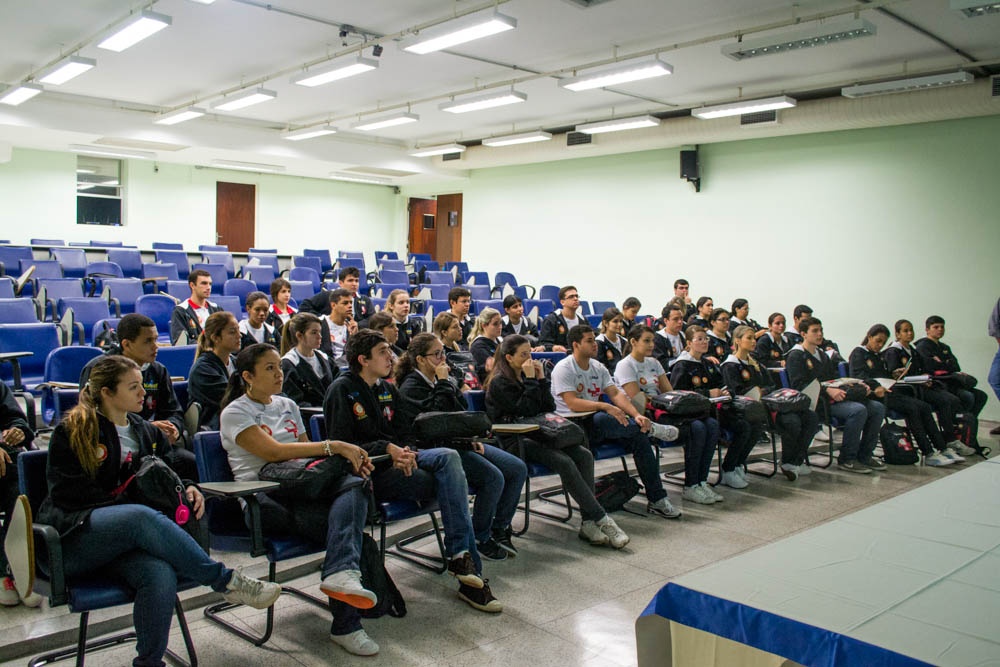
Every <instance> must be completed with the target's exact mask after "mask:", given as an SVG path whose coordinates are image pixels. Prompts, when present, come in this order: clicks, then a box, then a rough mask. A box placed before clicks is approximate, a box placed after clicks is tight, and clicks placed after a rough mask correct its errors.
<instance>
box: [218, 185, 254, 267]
mask: <svg viewBox="0 0 1000 667" xmlns="http://www.w3.org/2000/svg"><path fill="white" fill-rule="evenodd" d="M256 222H257V186H256V185H252V184H251V185H247V184H245V183H224V182H222V181H218V182H216V184H215V239H216V241H215V242H216V243H219V244H222V245H227V246H229V251H230V252H246V251H247V250H249V249H250V248H251V247H253V244H254V227H255V226H256Z"/></svg>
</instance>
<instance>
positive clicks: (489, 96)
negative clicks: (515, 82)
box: [438, 90, 528, 113]
mask: <svg viewBox="0 0 1000 667" xmlns="http://www.w3.org/2000/svg"><path fill="white" fill-rule="evenodd" d="M527 99H528V96H527V95H525V94H524V93H519V92H517V91H516V90H505V91H494V92H492V93H486V94H485V95H476V96H474V97H466V98H464V99H461V100H452V101H451V102H442V103H441V104H439V105H438V109H440V110H441V111H447V112H448V113H467V112H469V111H482V110H483V109H492V108H493V107H502V106H506V105H508V104H519V103H521V102H524V101H526V100H527Z"/></svg>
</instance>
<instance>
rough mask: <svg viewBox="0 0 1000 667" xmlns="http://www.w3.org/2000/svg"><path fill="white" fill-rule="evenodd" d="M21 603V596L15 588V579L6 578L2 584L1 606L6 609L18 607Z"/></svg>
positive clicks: (0, 593) (0, 585) (0, 584)
mask: <svg viewBox="0 0 1000 667" xmlns="http://www.w3.org/2000/svg"><path fill="white" fill-rule="evenodd" d="M20 603H21V596H20V595H18V594H17V589H16V588H14V578H13V577H4V578H3V581H2V582H0V605H3V606H4V607H16V606H17V605H19V604H20Z"/></svg>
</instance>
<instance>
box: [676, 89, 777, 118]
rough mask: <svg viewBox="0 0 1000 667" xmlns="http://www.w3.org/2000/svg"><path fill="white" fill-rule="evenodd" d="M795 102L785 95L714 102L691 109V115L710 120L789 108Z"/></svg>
mask: <svg viewBox="0 0 1000 667" xmlns="http://www.w3.org/2000/svg"><path fill="white" fill-rule="evenodd" d="M795 104H796V102H795V100H794V99H792V98H791V97H788V96H787V95H782V96H780V97H766V98H764V99H760V100H746V101H744V102H732V103H730V104H716V105H713V106H710V107H699V108H697V109H692V110H691V115H692V116H694V117H695V118H701V119H703V120H710V119H712V118H724V117H726V116H742V115H743V114H745V113H757V112H759V111H771V110H773V109H790V108H792V107H794V106H795Z"/></svg>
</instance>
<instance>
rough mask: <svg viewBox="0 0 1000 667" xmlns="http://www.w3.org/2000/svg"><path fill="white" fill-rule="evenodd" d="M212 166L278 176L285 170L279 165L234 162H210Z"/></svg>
mask: <svg viewBox="0 0 1000 667" xmlns="http://www.w3.org/2000/svg"><path fill="white" fill-rule="evenodd" d="M212 166H213V167H218V168H220V169H235V170H237V171H259V172H263V173H266V174H280V173H281V172H283V171H284V170H285V168H284V167H283V166H282V165H280V164H262V163H257V162H237V161H235V160H212Z"/></svg>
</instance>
